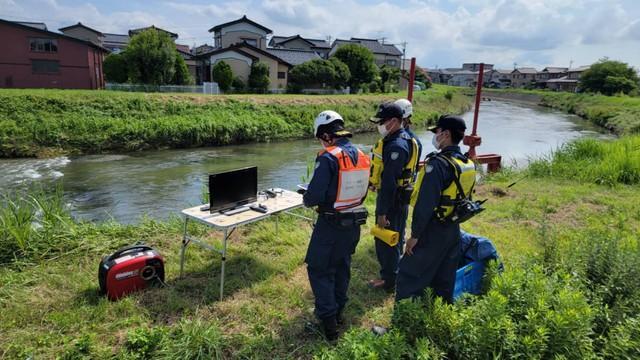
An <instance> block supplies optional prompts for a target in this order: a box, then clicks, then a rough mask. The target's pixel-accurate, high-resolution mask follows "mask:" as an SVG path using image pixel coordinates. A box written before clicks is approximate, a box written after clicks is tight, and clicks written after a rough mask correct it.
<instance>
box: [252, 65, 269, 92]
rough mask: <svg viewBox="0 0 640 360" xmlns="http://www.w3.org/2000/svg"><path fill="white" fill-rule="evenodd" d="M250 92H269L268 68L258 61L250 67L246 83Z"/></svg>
mask: <svg viewBox="0 0 640 360" xmlns="http://www.w3.org/2000/svg"><path fill="white" fill-rule="evenodd" d="M248 85H249V89H251V91H253V92H256V93H259V94H264V93H266V92H267V91H268V90H269V67H268V66H267V64H263V63H261V62H259V61H256V62H254V63H253V64H252V65H251V73H250V74H249V81H248Z"/></svg>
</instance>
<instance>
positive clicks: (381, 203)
mask: <svg viewBox="0 0 640 360" xmlns="http://www.w3.org/2000/svg"><path fill="white" fill-rule="evenodd" d="M410 140H411V136H409V134H407V132H406V131H405V130H404V129H400V130H398V131H396V132H394V133H393V134H389V135H387V136H386V137H385V138H384V140H383V145H382V163H383V164H384V169H383V170H382V179H381V180H380V189H378V198H377V199H376V216H380V215H387V214H388V213H389V211H390V210H391V209H392V208H395V207H396V206H395V205H396V191H397V188H398V179H399V178H400V176H402V171H403V170H404V167H405V166H406V165H407V162H408V161H409V159H410V158H411V151H412V150H411V148H412V146H411V142H410Z"/></svg>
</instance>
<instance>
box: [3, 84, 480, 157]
mask: <svg viewBox="0 0 640 360" xmlns="http://www.w3.org/2000/svg"><path fill="white" fill-rule="evenodd" d="M403 96H406V94H405V93H396V94H373V95H329V96H321V95H319V96H314V95H223V96H210V95H199V94H160V93H149V94H145V93H127V92H115V91H82V90H10V89H0V157H34V156H37V157H48V156H51V155H57V154H72V155H79V154H96V153H109V152H130V151H139V150H148V149H161V148H188V147H201V146H217V145H228V144H239V143H248V142H266V141H274V140H283V139H290V138H305V137H311V136H312V134H311V132H312V129H313V119H314V118H315V116H316V115H317V114H318V113H320V112H321V111H323V110H327V109H332V110H335V111H338V112H339V113H340V114H341V115H342V116H343V117H344V118H345V121H346V126H347V127H348V128H349V129H351V130H352V131H355V132H363V131H371V130H373V129H374V127H373V126H372V125H371V123H369V121H368V119H369V118H370V117H371V116H373V114H375V111H376V108H377V106H378V104H379V103H380V102H382V101H389V100H396V99H398V98H401V97H403ZM470 103H471V99H470V98H469V97H467V96H464V95H462V92H461V89H460V88H454V87H446V86H435V87H434V88H432V89H429V90H425V91H419V92H416V93H415V98H414V116H413V118H414V122H415V123H416V125H417V126H421V125H422V124H424V122H425V121H433V120H434V119H435V118H437V116H438V115H439V114H441V113H456V114H460V113H463V112H464V111H466V110H468V109H469V106H470Z"/></svg>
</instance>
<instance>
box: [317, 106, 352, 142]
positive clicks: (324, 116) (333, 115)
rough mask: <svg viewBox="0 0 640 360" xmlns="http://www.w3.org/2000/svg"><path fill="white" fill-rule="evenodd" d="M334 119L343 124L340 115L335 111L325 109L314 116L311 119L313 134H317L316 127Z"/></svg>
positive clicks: (329, 122)
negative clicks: (313, 118) (312, 119)
mask: <svg viewBox="0 0 640 360" xmlns="http://www.w3.org/2000/svg"><path fill="white" fill-rule="evenodd" d="M334 121H340V122H341V123H342V124H344V120H343V119H342V116H341V115H340V114H338V113H337V112H335V111H332V110H325V111H323V112H321V113H320V114H318V116H316V119H315V120H314V121H313V135H314V136H316V137H317V136H318V128H319V127H320V126H322V125H328V124H331V123H332V122H334Z"/></svg>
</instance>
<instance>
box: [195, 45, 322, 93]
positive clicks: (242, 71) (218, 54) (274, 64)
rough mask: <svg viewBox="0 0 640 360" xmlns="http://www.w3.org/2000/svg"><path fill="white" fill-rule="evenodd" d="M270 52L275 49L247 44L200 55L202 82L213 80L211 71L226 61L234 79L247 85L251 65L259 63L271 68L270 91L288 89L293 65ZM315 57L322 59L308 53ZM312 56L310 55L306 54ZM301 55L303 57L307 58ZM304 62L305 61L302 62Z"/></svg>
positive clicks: (313, 53)
mask: <svg viewBox="0 0 640 360" xmlns="http://www.w3.org/2000/svg"><path fill="white" fill-rule="evenodd" d="M269 50H274V49H260V48H258V47H256V46H253V45H252V44H249V43H247V42H242V43H238V44H233V45H231V46H229V47H226V48H221V49H215V50H213V51H211V52H208V53H204V54H200V55H198V59H199V60H200V64H201V70H200V73H199V74H200V78H199V80H200V81H210V80H211V69H212V68H213V66H215V64H216V63H217V62H219V61H224V62H225V63H227V64H229V66H230V67H231V71H232V72H233V75H234V77H235V76H237V77H239V78H240V79H242V81H244V82H245V83H246V82H247V80H248V79H249V74H250V73H251V65H252V64H253V63H254V62H256V61H259V62H261V63H264V64H266V65H267V66H268V67H269V87H270V88H269V90H272V91H273V90H279V89H284V88H286V87H287V80H288V77H289V76H288V73H289V70H290V69H291V67H293V64H290V63H288V62H287V61H285V60H283V59H282V58H280V56H283V55H284V54H282V53H280V54H278V55H280V56H278V55H275V54H272V53H270V52H269ZM284 51H287V52H291V51H299V50H284ZM301 52H305V53H310V54H312V55H315V57H316V58H318V59H319V58H320V57H319V56H318V55H317V54H316V53H315V52H306V51H301ZM305 55H306V56H310V55H309V54H305ZM305 55H301V56H305ZM302 62H304V61H302Z"/></svg>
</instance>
